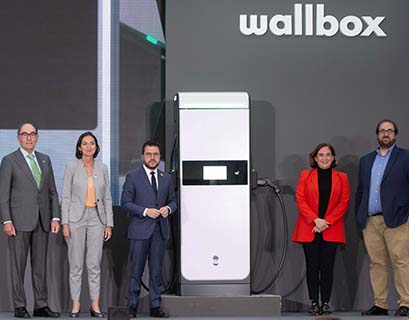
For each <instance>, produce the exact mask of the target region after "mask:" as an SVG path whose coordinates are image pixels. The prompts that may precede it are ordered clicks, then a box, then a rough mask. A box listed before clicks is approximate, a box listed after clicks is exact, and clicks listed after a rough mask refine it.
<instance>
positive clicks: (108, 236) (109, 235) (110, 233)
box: [104, 227, 112, 241]
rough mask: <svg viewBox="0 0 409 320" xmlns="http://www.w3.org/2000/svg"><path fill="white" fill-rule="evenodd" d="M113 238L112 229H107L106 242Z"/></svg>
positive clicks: (105, 233)
mask: <svg viewBox="0 0 409 320" xmlns="http://www.w3.org/2000/svg"><path fill="white" fill-rule="evenodd" d="M111 236H112V227H105V231H104V241H108V240H109V239H111Z"/></svg>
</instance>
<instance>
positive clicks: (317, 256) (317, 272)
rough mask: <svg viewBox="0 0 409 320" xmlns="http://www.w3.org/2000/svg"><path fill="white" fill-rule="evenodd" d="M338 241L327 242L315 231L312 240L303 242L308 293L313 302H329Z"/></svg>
mask: <svg viewBox="0 0 409 320" xmlns="http://www.w3.org/2000/svg"><path fill="white" fill-rule="evenodd" d="M337 246H338V243H336V242H328V241H325V240H324V239H323V238H322V234H321V233H316V235H315V238H314V241H313V242H304V243H303V248H304V254H305V262H306V264H307V286H308V294H309V296H310V299H311V300H312V301H313V302H317V303H318V301H319V293H320V294H321V302H322V303H324V302H329V299H330V298H331V289H332V282H333V278H334V262H335V254H336V252H337Z"/></svg>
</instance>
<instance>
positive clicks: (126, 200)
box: [121, 140, 176, 318]
mask: <svg viewBox="0 0 409 320" xmlns="http://www.w3.org/2000/svg"><path fill="white" fill-rule="evenodd" d="M142 161H143V165H142V166H141V167H140V168H138V169H136V170H134V171H131V172H130V173H128V175H127V176H126V180H125V184H124V186H123V191H122V198H121V204H122V206H123V207H124V208H125V209H126V210H127V211H128V214H129V226H128V239H129V241H130V248H129V250H130V252H129V255H130V266H131V267H130V277H129V289H128V305H129V308H130V314H131V317H136V312H137V308H138V302H139V294H140V291H141V278H142V274H143V271H144V268H145V263H146V258H147V257H148V264H149V278H150V280H149V297H150V307H151V309H150V316H151V317H157V318H168V317H169V315H168V314H167V313H165V312H164V311H163V310H162V309H161V307H160V302H161V297H160V287H161V271H162V260H163V256H164V254H165V244H166V240H167V239H168V237H169V226H168V219H167V218H168V215H169V214H171V213H172V212H174V211H175V210H176V198H175V192H174V188H173V183H172V178H171V176H170V175H169V174H167V173H165V172H162V171H160V170H158V165H159V162H160V145H159V144H158V143H157V142H154V141H151V140H149V141H147V142H145V143H144V144H143V146H142Z"/></svg>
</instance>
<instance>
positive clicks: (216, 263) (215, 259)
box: [212, 255, 219, 266]
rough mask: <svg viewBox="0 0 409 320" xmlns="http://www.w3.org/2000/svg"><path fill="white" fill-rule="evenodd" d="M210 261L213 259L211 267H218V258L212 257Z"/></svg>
mask: <svg viewBox="0 0 409 320" xmlns="http://www.w3.org/2000/svg"><path fill="white" fill-rule="evenodd" d="M212 259H213V265H214V266H218V265H219V257H218V256H216V255H214V256H213V258H212Z"/></svg>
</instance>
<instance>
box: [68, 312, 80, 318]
mask: <svg viewBox="0 0 409 320" xmlns="http://www.w3.org/2000/svg"><path fill="white" fill-rule="evenodd" d="M69 317H70V318H79V317H80V312H79V311H78V312H72V311H71V312H70V314H69Z"/></svg>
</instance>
